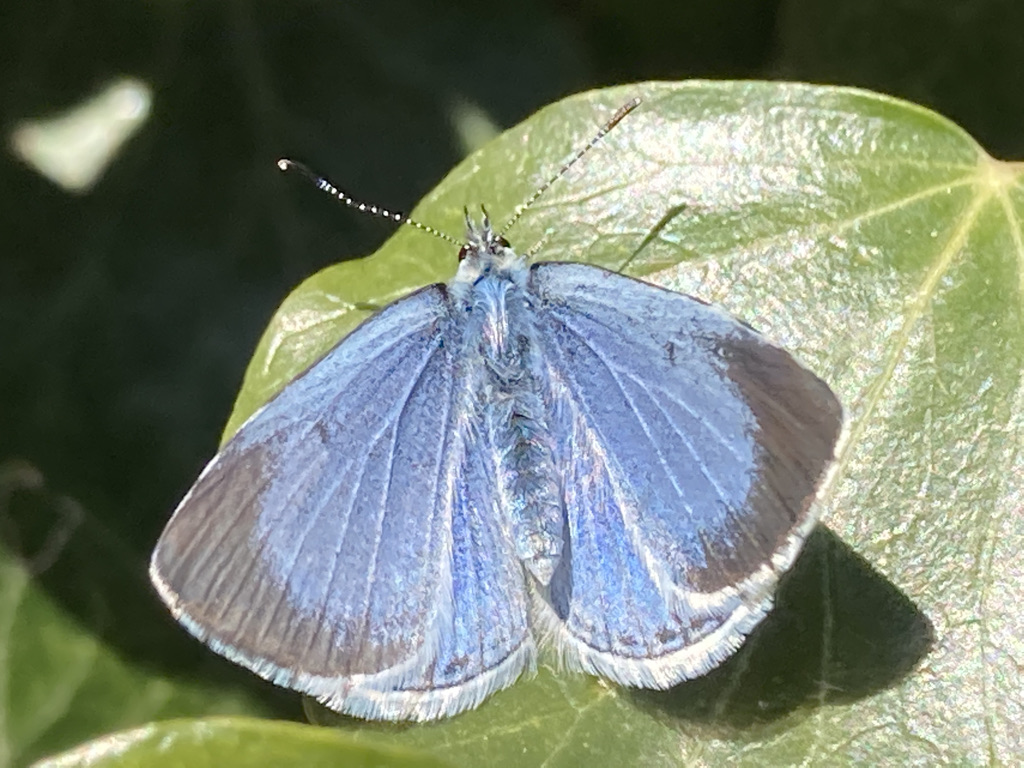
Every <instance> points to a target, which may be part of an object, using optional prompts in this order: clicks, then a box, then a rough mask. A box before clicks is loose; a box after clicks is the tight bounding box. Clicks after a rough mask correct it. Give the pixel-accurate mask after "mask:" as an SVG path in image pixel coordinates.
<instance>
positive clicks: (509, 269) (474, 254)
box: [452, 206, 525, 288]
mask: <svg viewBox="0 0 1024 768" xmlns="http://www.w3.org/2000/svg"><path fill="white" fill-rule="evenodd" d="M480 212H481V218H480V219H479V220H475V219H474V218H473V217H472V216H470V214H469V210H468V209H467V210H466V242H465V243H463V245H462V247H461V248H460V249H459V270H458V272H456V274H455V278H454V279H453V280H452V286H453V287H456V286H464V287H467V288H468V287H472V286H474V285H476V284H477V283H479V282H480V281H481V280H483V279H484V278H487V277H495V278H498V279H502V278H504V279H512V280H514V279H516V277H517V276H518V275H519V274H520V273H522V272H523V268H524V267H525V260H524V259H523V257H522V256H520V255H519V254H517V253H516V252H515V251H514V250H512V246H511V245H509V242H508V240H506V239H505V238H504V237H503V236H502V235H501V234H500V233H498V232H495V231H494V229H493V228H492V227H491V220H490V218H489V217H488V215H487V211H486V210H484V208H483V206H481V208H480Z"/></svg>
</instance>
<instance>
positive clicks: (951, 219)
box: [150, 82, 1024, 767]
mask: <svg viewBox="0 0 1024 768" xmlns="http://www.w3.org/2000/svg"><path fill="white" fill-rule="evenodd" d="M634 96H640V97H642V98H643V104H642V105H641V107H640V108H639V109H638V110H637V111H636V112H635V113H634V114H632V115H630V116H629V117H628V118H627V119H626V120H625V121H624V122H623V123H621V124H620V125H619V126H618V127H617V128H616V129H615V130H614V131H612V132H611V133H610V134H609V135H608V136H607V137H606V138H605V139H604V140H603V141H602V142H601V143H600V144H599V145H598V146H597V147H596V148H595V149H594V150H593V151H592V152H591V153H590V155H589V156H588V157H587V158H586V159H585V160H584V161H583V162H582V163H580V164H578V165H577V166H576V167H574V168H573V169H572V171H570V172H569V173H568V174H567V175H566V177H565V178H562V179H560V180H559V181H558V182H557V183H556V184H555V185H554V186H553V187H552V188H551V189H550V190H549V191H548V193H547V194H546V195H545V196H544V197H542V198H541V199H540V200H539V201H538V202H537V203H536V204H535V205H534V206H533V207H532V208H530V209H529V211H528V212H527V213H526V214H525V215H524V216H523V218H522V220H521V221H520V222H519V223H518V224H517V225H516V226H515V227H514V228H513V229H512V230H511V232H509V234H508V237H509V239H510V240H511V241H512V242H513V245H515V246H516V247H517V248H519V249H520V250H521V251H526V250H528V249H531V248H533V247H534V246H536V245H537V244H538V243H540V244H541V246H540V249H539V251H538V258H540V259H554V260H580V261H586V262H589V263H594V264H599V265H601V266H605V267H609V268H612V269H622V270H624V271H626V272H627V273H629V274H633V275H637V276H641V277H643V278H645V279H647V280H649V281H651V282H654V283H657V284H659V285H664V286H667V287H670V288H672V289H674V290H678V291H682V292H686V293H691V294H694V295H697V296H699V297H701V298H704V299H707V300H711V301H714V302H718V303H720V304H721V305H722V306H724V307H725V308H726V309H727V310H729V311H731V312H732V313H733V314H735V315H737V316H738V317H740V318H742V319H744V320H746V321H747V322H749V323H751V324H752V325H754V326H755V327H757V328H759V329H760V330H761V331H763V332H764V333H766V334H767V335H768V336H769V337H771V338H774V339H775V340H777V341H778V342H779V343H781V344H782V345H784V346H785V347H787V348H788V349H790V350H792V351H793V352H794V353H796V354H797V355H798V356H799V357H801V358H802V359H803V360H804V361H806V362H807V364H808V365H809V366H810V367H811V368H812V369H813V370H815V371H816V372H817V373H818V374H819V375H821V376H822V377H823V378H824V379H826V380H827V381H828V382H829V383H830V384H831V385H832V387H833V389H834V390H835V391H836V392H837V393H838V395H839V396H840V399H841V400H842V401H843V403H844V405H845V408H846V412H847V418H848V429H847V432H846V436H845V440H844V441H843V443H842V445H841V449H840V453H839V459H838V466H837V471H836V473H835V476H834V477H833V479H832V481H831V483H830V485H829V486H828V488H827V489H826V492H825V496H824V499H825V507H824V509H825V512H824V517H823V525H822V526H820V527H819V528H818V529H817V530H816V531H815V533H814V534H813V535H812V537H811V539H810V540H809V541H808V544H807V547H806V550H805V553H804V555H803V556H801V558H800V560H799V561H798V563H797V564H796V566H795V567H794V568H793V571H792V573H791V574H790V577H789V578H787V579H786V581H785V583H784V584H783V586H782V588H781V590H780V593H779V596H778V605H777V608H776V610H775V611H774V612H773V613H772V614H771V616H770V617H769V618H768V619H767V620H766V621H765V622H764V624H763V625H762V626H761V627H760V628H758V630H757V631H755V633H754V634H753V635H752V636H751V638H750V639H749V641H748V642H747V643H746V645H745V646H744V648H743V649H742V650H741V651H740V652H739V653H738V654H737V655H736V656H735V657H734V658H733V659H731V660H730V661H729V662H727V663H726V664H725V665H723V667H721V668H720V669H718V670H716V671H715V672H714V673H712V674H711V675H708V676H706V677H704V678H701V679H699V680H695V681H692V682H689V683H686V684H683V685H680V686H678V687H677V688H675V689H673V690H671V691H667V692H642V691H632V690H629V689H625V688H619V687H615V686H610V685H606V684H604V683H602V682H600V681H598V680H596V679H592V678H588V677H584V676H575V675H570V674H567V673H564V672H557V671H553V670H552V669H551V668H549V667H548V666H546V665H542V668H541V670H540V671H539V673H538V674H537V676H536V677H534V678H532V679H527V680H523V681H521V682H519V683H518V684H516V685H515V686H513V687H512V688H510V689H509V690H507V691H505V692H502V693H499V694H497V695H495V696H494V697H492V698H491V699H490V700H488V701H487V702H485V703H484V705H483V706H481V707H480V708H479V709H477V710H475V711H472V712H469V713H466V714H464V715H460V716H458V717H455V718H452V719H450V720H446V721H442V722H439V723H434V724H427V725H415V726H410V725H395V724H375V723H364V722H361V721H357V720H353V719H348V718H339V717H337V716H334V715H333V714H330V713H327V712H325V711H324V710H323V709H321V708H319V707H318V706H316V705H314V704H308V713H309V715H310V716H311V717H312V719H313V720H315V721H317V722H323V723H329V724H331V725H333V726H335V727H337V728H340V729H341V730H342V732H343V733H344V734H345V735H346V737H348V738H352V739H355V740H357V741H361V740H365V741H366V743H368V744H369V743H371V742H372V743H373V744H379V743H380V742H381V741H382V740H386V741H387V742H389V743H393V744H396V745H400V746H403V747H409V748H415V749H419V750H423V751H425V752H429V753H431V754H433V755H435V756H437V757H439V758H441V759H443V760H446V761H448V762H450V763H452V764H455V765H516V766H530V765H545V766H549V767H553V766H573V765H579V764H589V763H595V764H627V765H649V766H671V765H679V764H685V763H693V762H698V761H699V762H701V763H702V764H707V765H718V764H735V763H741V764H751V765H773V764H779V765H789V764H793V763H797V762H806V763H821V762H838V763H850V762H868V763H888V764H902V763H909V762H920V763H925V762H927V763H933V762H953V763H958V762H971V763H973V762H983V761H987V762H1010V761H1012V760H1013V758H1014V756H1015V755H1017V754H1019V753H1020V750H1021V743H1020V738H1021V737H1020V735H1019V734H1021V733H1024V722H1022V720H1024V713H1022V711H1021V707H1020V704H1019V691H1020V690H1021V689H1022V682H1024V681H1022V680H1021V672H1020V668H1021V667H1020V659H1021V658H1024V640H1022V639H1021V638H1024V627H1022V620H1021V614H1020V611H1019V610H1017V605H1018V604H1019V602H1020V600H1021V598H1022V596H1024V583H1022V582H1024V575H1022V573H1021V570H1020V569H1019V568H1017V567H1016V566H1015V558H1016V557H1017V553H1018V552H1019V551H1020V550H1021V549H1022V547H1024V516H1021V515H1020V509H1021V506H1022V488H1024V480H1022V478H1024V466H1022V459H1021V455H1020V454H1021V451H1020V447H1021V445H1022V433H1021V425H1022V419H1021V410H1022V405H1024V398H1022V395H1021V370H1022V367H1024V366H1022V361H1024V332H1022V331H1024V328H1022V312H1021V296H1022V289H1024V277H1022V275H1024V269H1022V264H1024V258H1022V257H1024V242H1022V240H1024V235H1022V231H1021V225H1020V219H1021V217H1022V216H1024V190H1022V188H1021V184H1020V179H1021V173H1022V169H1021V167H1020V166H1018V165H1015V164H1009V163H1003V162H999V161H997V160H994V159H993V158H991V157H989V156H988V155H986V154H985V153H984V152H983V151H982V149H981V148H980V147H979V146H978V144H977V143H976V142H975V141H973V140H972V139H971V137H970V136H968V135H967V134H965V133H964V132H963V131H962V130H960V129H958V128H957V127H956V126H955V125H953V124H951V123H950V122H949V121H947V120H945V119H943V118H942V117H940V116H938V115H936V114H934V113H932V112H929V111H927V110H924V109H922V108H919V107H916V106H913V105H911V104H907V103H904V102H900V101H897V100H894V99H890V98H887V97H883V96H879V95H876V94H871V93H866V92H863V91H856V90H851V89H843V88H825V87H812V86H803V85H790V84H778V83H754V82H747V83H724V82H714V83H712V82H688V83H675V84H673V83H656V84H646V85H637V86H629V87H621V88H614V89H608V90H603V91H595V92H591V93H587V94H583V95H580V96H576V97H573V98H570V99H567V100H565V101H562V102H559V103H557V104H554V105H552V106H550V107H548V108H546V109H544V110H542V111H541V112H539V113H538V114H537V115H535V116H534V117H532V118H530V119H529V120H527V121H526V122H524V123H522V124H521V125H519V126H517V127H515V128H513V129H511V130H510V131H508V132H506V133H504V134H502V135H501V136H500V137H498V138H497V139H496V140H495V141H493V142H491V143H490V144H488V145H487V146H486V147H484V148H483V149H482V150H481V151H480V152H478V153H476V154H474V155H472V156H471V157H469V158H468V159H467V160H466V161H465V162H463V163H462V164H460V165H459V166H458V167H457V168H455V169H454V170H453V171H452V173H451V174H450V175H449V177H448V178H447V179H446V180H445V181H444V182H443V183H442V184H441V185H439V186H438V187H437V189H435V190H434V191H433V192H432V193H431V194H430V195H428V196H427V198H425V199H424V200H423V202H422V203H421V204H420V205H419V206H418V207H417V209H416V210H415V211H414V217H415V218H416V219H418V220H420V221H423V222H425V223H427V224H430V225H432V226H435V227H437V228H439V229H442V230H445V231H448V232H450V233H451V234H452V235H454V236H456V237H458V236H459V235H460V233H461V229H462V210H463V206H466V205H468V206H470V207H475V206H476V205H478V204H480V203H483V204H484V205H486V206H487V209H488V211H489V212H490V214H491V216H492V218H493V219H495V220H496V221H499V222H500V221H502V220H503V219H505V218H506V217H507V216H509V215H511V213H512V211H513V210H514V209H515V207H516V205H518V204H519V203H521V202H522V201H523V200H525V199H526V198H527V197H528V196H529V194H530V193H531V192H532V191H533V190H534V189H536V188H537V187H538V185H539V184H541V183H542V182H543V181H544V180H546V179H547V178H548V177H549V176H550V175H551V174H552V173H553V172H554V171H555V170H557V169H558V168H559V167H560V165H561V164H562V162H564V160H565V159H566V157H567V156H568V155H569V154H570V153H571V151H572V150H573V149H575V148H578V147H579V146H581V145H582V144H584V143H585V142H586V141H587V140H588V139H589V138H590V137H591V136H592V135H593V134H594V132H595V130H596V128H597V127H598V126H599V125H600V124H601V123H602V122H603V121H604V120H606V119H607V118H608V117H609V116H610V115H611V113H612V112H613V111H614V109H616V108H617V107H619V106H621V105H622V104H623V103H625V102H626V101H628V100H629V99H631V98H633V97H634ZM342 215H345V214H342ZM454 269H455V253H454V249H453V248H452V247H451V246H450V244H447V243H445V242H443V241H441V240H439V239H435V238H431V237H429V236H427V235H425V234H423V233H422V232H418V231H416V230H414V229H413V228H411V227H403V228H401V229H400V230H399V231H397V232H396V234H395V236H394V237H393V238H392V239H391V240H390V241H389V242H388V243H386V244H385V245H384V246H383V247H382V248H381V250H380V251H379V252H378V253H377V254H375V255H374V256H372V257H369V258H367V259H364V260H360V261H353V262H345V263H343V264H339V265H336V266H334V267H331V268H329V269H327V270H324V271H322V272H320V273H319V274H317V275H315V276H314V277H312V278H310V279H309V280H308V281H306V282H305V283H303V284H302V285H301V286H300V287H299V288H298V289H297V290H296V291H295V292H294V293H293V294H292V295H291V296H290V297H289V298H288V299H287V300H286V301H285V303H284V304H283V306H282V307H281V309H280V311H279V312H278V314H277V316H276V317H275V318H274V320H273V321H272V323H271V325H270V327H269V328H268V330H267V331H266V333H265V335H264V337H263V339H262V341H261V342H260V345H259V347H258V349H257V351H256V354H255V356H254V358H253V360H252V362H251V363H250V366H249V369H248V372H247V375H246V379H245V383H244V385H243V387H242V390H241V392H240V394H239V397H238V400H237V403H236V406H235V410H234V412H233V414H232V416H231V418H230V420H229V423H228V427H227V429H226V432H225V436H229V435H230V434H231V433H233V432H234V430H235V429H237V427H238V426H239V425H240V424H241V423H242V422H243V421H244V420H245V419H246V418H247V417H248V416H249V415H250V414H251V413H252V412H253V411H254V410H255V409H256V408H258V407H259V405H261V404H262V403H263V402H264V401H265V400H266V399H267V398H268V397H270V396H271V395H272V394H273V393H274V392H276V391H278V390H279V389H280V388H281V387H282V386H284V385H285V384H286V383H287V382H288V381H289V380H290V379H291V378H292V377H293V376H295V375H296V374H297V373H298V372H300V371H301V370H302V369H303V368H304V367H306V366H307V365H309V364H310V363H312V362H313V361H315V360H316V359H317V358H318V357H319V356H320V355H322V354H323V353H324V352H326V351H327V350H328V349H330V348H331V347H332V346H333V345H334V344H336V343H337V342H338V341H339V340H340V339H341V338H343V337H344V335H345V334H346V333H347V332H349V331H350V330H351V329H352V328H354V327H355V326H356V325H357V324H358V323H359V322H360V321H361V320H363V319H365V318H366V317H367V316H369V314H370V313H371V312H372V310H373V308H376V307H380V306H383V305H385V304H387V303H388V302H390V301H393V300H395V299H397V298H399V297H401V296H402V295H404V294H405V293H407V292H408V291H410V290H412V289H414V288H417V287H419V286H421V285H423V284H425V283H428V282H433V281H439V280H445V279H448V278H449V277H450V276H451V275H452V274H453V272H454ZM198 714H202V713H198ZM332 732H333V731H332ZM313 738H319V737H313ZM295 749H296V750H297V754H299V755H301V754H302V750H303V749H304V747H303V746H295ZM167 755H168V759H167V764H170V763H171V762H177V761H176V760H175V758H173V750H171V751H169V752H168V753H167ZM150 764H151V765H154V766H158V767H159V765H160V764H161V763H160V762H158V761H156V760H154V761H153V762H152V763H150ZM224 764H230V763H229V762H225V763H224ZM240 764H241V763H240Z"/></svg>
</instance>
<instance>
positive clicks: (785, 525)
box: [531, 263, 842, 688]
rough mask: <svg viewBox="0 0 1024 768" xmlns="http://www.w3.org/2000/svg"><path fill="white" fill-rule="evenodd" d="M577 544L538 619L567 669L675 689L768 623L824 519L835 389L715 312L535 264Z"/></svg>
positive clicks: (640, 286)
mask: <svg viewBox="0 0 1024 768" xmlns="http://www.w3.org/2000/svg"><path fill="white" fill-rule="evenodd" d="M531 286H532V288H533V289H534V291H535V292H536V294H537V296H538V297H539V299H540V305H541V306H540V307H539V308H538V325H537V327H538V334H539V338H540V339H541V344H542V347H543V359H544V360H545V363H546V365H547V366H548V373H549V375H548V379H549V380H550V382H551V385H550V389H551V391H550V393H549V395H548V397H549V398H550V399H551V400H552V401H553V402H554V407H553V409H552V413H553V419H554V420H555V425H554V427H553V431H554V433H555V434H556V437H557V442H558V446H557V454H558V455H557V459H556V460H557V461H558V462H559V464H560V466H561V467H562V468H563V470H562V474H563V476H562V484H563V498H564V500H565V511H566V525H567V529H568V536H567V539H568V541H567V547H566V552H565V555H564V556H563V559H562V562H561V564H560V567H559V569H558V570H557V571H556V573H555V576H554V578H553V579H552V582H551V590H550V611H548V612H547V613H546V614H544V613H542V614H541V615H542V617H543V618H545V619H546V620H547V625H548V627H547V628H548V629H549V630H550V631H551V633H552V634H553V635H554V636H555V638H556V641H557V643H558V647H559V650H560V651H561V653H562V656H563V659H564V660H565V661H566V662H567V664H568V665H569V666H571V667H574V668H580V669H583V670H586V671H588V672H592V673H594V674H600V675H604V676H605V677H608V678H610V679H612V680H614V681H616V682H619V683H623V684H627V685H634V686H641V687H647V688H666V687H668V686H671V685H674V684H676V683H678V682H680V681H681V680H684V679H687V678H692V677H695V676H698V675H701V674H704V673H706V672H707V671H708V670H710V669H711V668H712V667H714V666H716V665H718V664H719V663H720V662H722V661H723V660H724V659H725V658H727V657H728V656H729V655H731V654H732V652H733V651H734V650H735V649H736V648H737V647H738V646H739V644H740V643H741V642H742V641H743V638H744V636H745V635H746V634H747V633H748V632H749V631H750V630H751V629H752V628H753V627H754V625H755V624H757V622H758V621H760V620H761V618H763V616H764V615H765V613H766V612H767V611H768V609H769V608H770V605H771V599H772V595H773V592H774V590H775V586H776V584H777V582H778V579H779V576H780V574H781V573H782V572H784V571H785V570H786V569H787V568H788V567H789V566H790V565H791V564H792V562H793V560H794V558H795V557H796V555H797V553H798V551H799V549H800V546H801V544H802V543H803V540H804V538H805V537H806V535H807V533H808V532H809V530H810V528H811V526H813V525H814V522H815V520H816V518H817V509H816V507H815V504H814V500H815V496H816V493H817V489H818V487H819V485H820V483H821V482H822V479H823V477H824V475H825V473H826V472H827V471H828V468H829V467H830V466H831V464H832V459H833V453H834V448H835V444H836V441H837V439H838V437H839V434H840V430H841V427H842V411H841V408H840V406H839V403H838V401H837V400H836V398H835V395H833V394H832V392H831V390H830V389H829V388H828V386H827V385H826V384H825V383H824V382H823V381H821V379H819V378H818V377H817V376H815V375H814V374H813V373H811V372H810V371H808V370H807V369H806V368H804V367H803V366H802V365H800V364H799V363H798V362H796V361H795V360H794V359H793V358H792V357H791V356H790V355H789V354H788V353H787V352H786V351H785V350H783V349H781V348H779V347H777V346H775V345H774V344H771V343H770V342H768V341H767V340H766V339H764V338H763V337H762V336H760V335H759V334H757V333H756V332H754V331H753V330H752V329H750V328H749V327H748V326H746V325H744V324H743V323H741V322H739V321H738V320H736V319H735V318H732V317H730V316H729V315H727V314H726V313H724V312H722V311H721V310H718V309H716V308H714V307H711V306H708V305H706V304H704V303H702V302H700V301H697V300H696V299H693V298H691V297H688V296H683V295H681V294H677V293H673V292H671V291H666V290H664V289H661V288H658V287H656V286H652V285H649V284H647V283H644V282H641V281H638V280H633V279H631V278H628V277H624V276H622V275H618V274H615V273H612V272H608V271H606V270H603V269H599V268H597V267H592V266H587V265H583V264H558V263H541V264H537V265H534V267H533V268H532V274H531Z"/></svg>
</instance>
